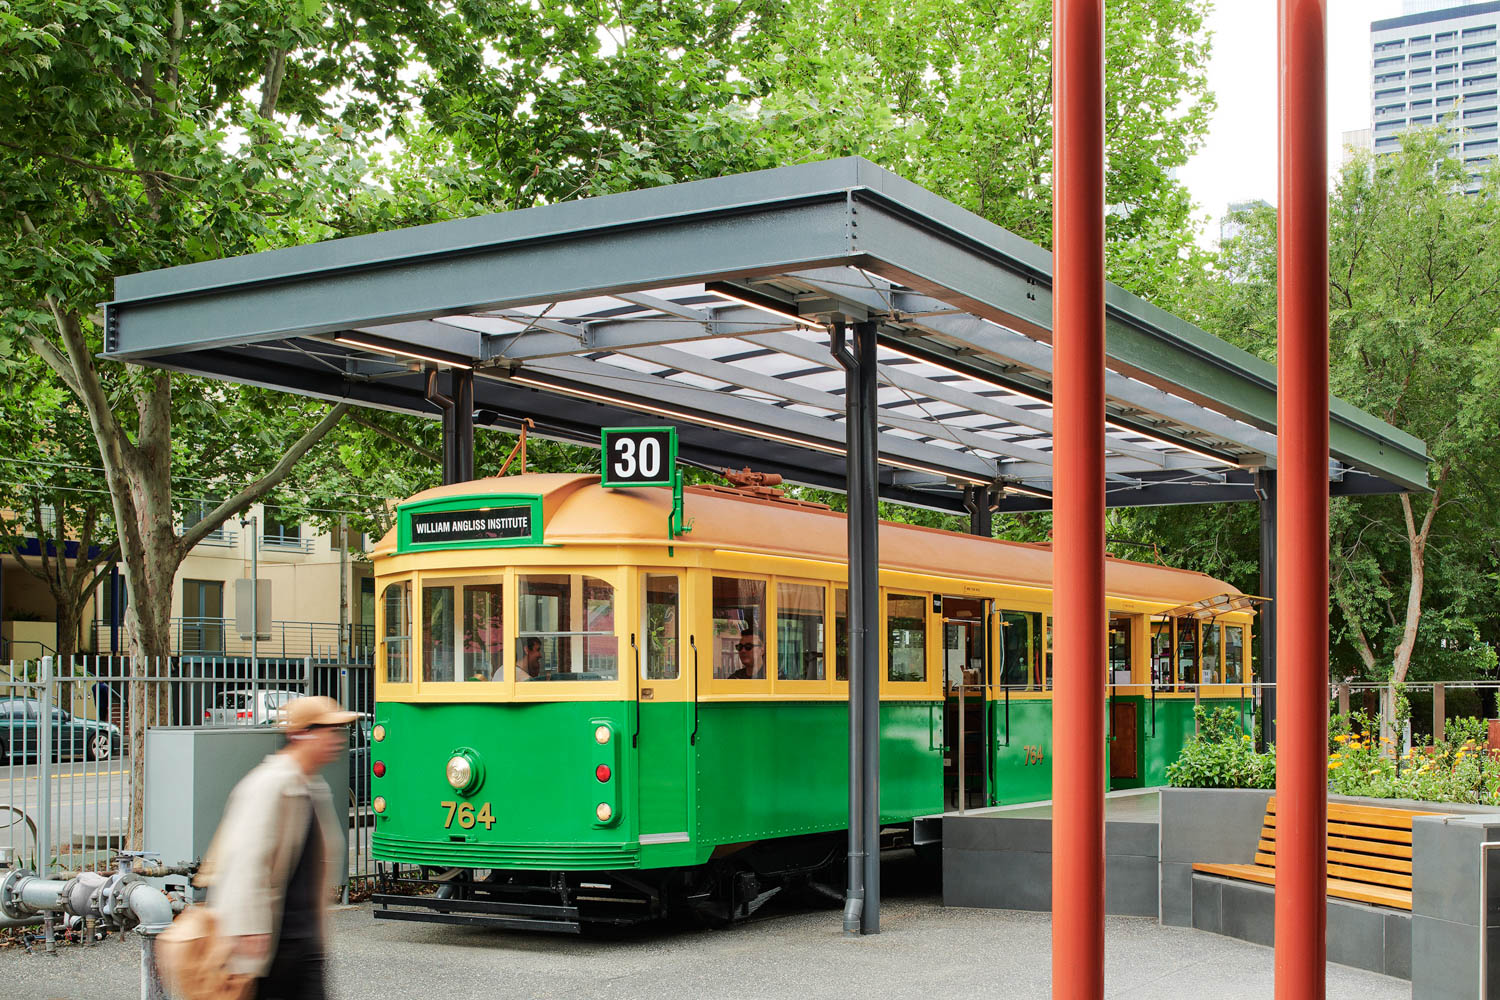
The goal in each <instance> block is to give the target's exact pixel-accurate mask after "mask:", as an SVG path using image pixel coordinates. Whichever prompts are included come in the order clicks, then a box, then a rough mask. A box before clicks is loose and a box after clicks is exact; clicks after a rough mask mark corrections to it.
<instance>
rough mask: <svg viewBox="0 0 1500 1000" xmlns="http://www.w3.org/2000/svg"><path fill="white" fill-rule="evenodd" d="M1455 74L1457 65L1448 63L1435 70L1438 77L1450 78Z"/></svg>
mask: <svg viewBox="0 0 1500 1000" xmlns="http://www.w3.org/2000/svg"><path fill="white" fill-rule="evenodd" d="M1457 72H1458V63H1448V64H1447V65H1446V66H1439V67H1438V68H1437V75H1438V76H1452V75H1453V74H1454V73H1457Z"/></svg>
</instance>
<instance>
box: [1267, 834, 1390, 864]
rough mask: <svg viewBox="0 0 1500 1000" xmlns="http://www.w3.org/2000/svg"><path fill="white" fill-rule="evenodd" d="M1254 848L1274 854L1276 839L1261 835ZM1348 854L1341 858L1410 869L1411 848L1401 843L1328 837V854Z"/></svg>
mask: <svg viewBox="0 0 1500 1000" xmlns="http://www.w3.org/2000/svg"><path fill="white" fill-rule="evenodd" d="M1255 846H1256V849H1257V850H1259V851H1262V852H1264V853H1266V854H1270V855H1275V853H1276V841H1275V840H1269V839H1267V838H1265V837H1262V838H1261V840H1260V843H1258V844H1256V845H1255ZM1335 855H1348V857H1341V860H1345V861H1347V860H1350V859H1351V858H1352V857H1354V856H1358V857H1360V858H1364V859H1368V860H1365V861H1361V862H1360V863H1361V864H1364V865H1365V866H1366V867H1369V868H1385V869H1387V870H1388V871H1393V872H1403V871H1404V872H1409V871H1411V848H1410V847H1406V846H1404V845H1401V844H1382V843H1379V842H1378V841H1373V840H1356V839H1354V838H1352V837H1329V838H1328V856H1329V857H1330V858H1331V857H1334V856H1335Z"/></svg>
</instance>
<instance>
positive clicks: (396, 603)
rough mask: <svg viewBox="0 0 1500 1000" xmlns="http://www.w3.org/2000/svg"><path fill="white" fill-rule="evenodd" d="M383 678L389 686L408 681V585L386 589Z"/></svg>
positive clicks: (409, 612)
mask: <svg viewBox="0 0 1500 1000" xmlns="http://www.w3.org/2000/svg"><path fill="white" fill-rule="evenodd" d="M384 603H385V609H384V610H385V629H384V634H383V635H382V636H381V640H380V641H381V644H382V645H383V646H384V647H385V679H386V682H387V683H390V684H406V683H409V682H410V681H411V584H410V583H407V582H402V583H392V584H388V585H387V586H386V588H385V601H384Z"/></svg>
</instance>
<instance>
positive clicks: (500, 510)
mask: <svg viewBox="0 0 1500 1000" xmlns="http://www.w3.org/2000/svg"><path fill="white" fill-rule="evenodd" d="M531 513H532V510H531V507H530V506H529V505H527V506H519V507H490V508H480V509H477V510H443V511H429V512H426V513H412V514H411V541H413V542H415V543H416V544H419V545H431V544H444V543H452V542H492V541H508V540H512V539H530V538H531V537H532V524H531Z"/></svg>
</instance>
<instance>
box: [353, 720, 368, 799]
mask: <svg viewBox="0 0 1500 1000" xmlns="http://www.w3.org/2000/svg"><path fill="white" fill-rule="evenodd" d="M372 727H373V720H371V718H370V716H369V715H368V714H366V713H363V712H361V713H360V716H359V718H358V719H355V720H354V724H353V725H351V726H350V727H349V804H350V805H351V806H353V807H354V808H355V809H364V808H365V807H366V806H368V805H369V804H370V730H371V728H372Z"/></svg>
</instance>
